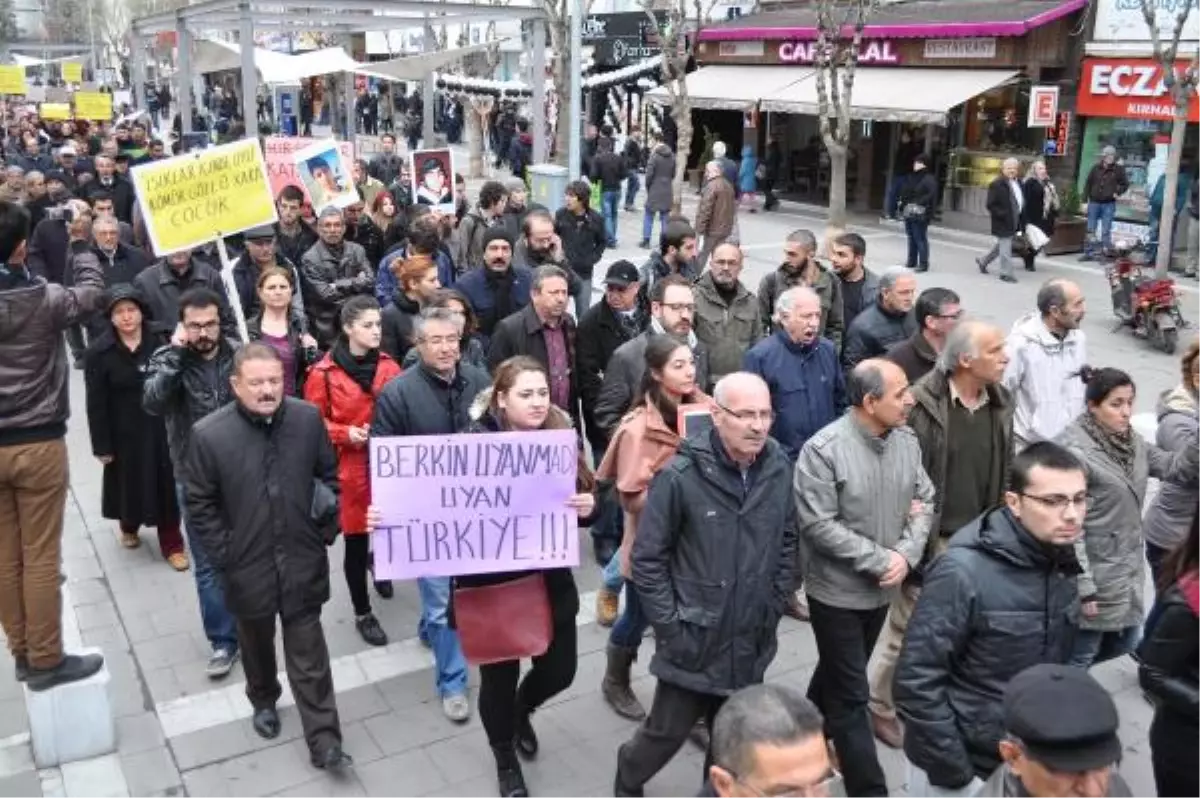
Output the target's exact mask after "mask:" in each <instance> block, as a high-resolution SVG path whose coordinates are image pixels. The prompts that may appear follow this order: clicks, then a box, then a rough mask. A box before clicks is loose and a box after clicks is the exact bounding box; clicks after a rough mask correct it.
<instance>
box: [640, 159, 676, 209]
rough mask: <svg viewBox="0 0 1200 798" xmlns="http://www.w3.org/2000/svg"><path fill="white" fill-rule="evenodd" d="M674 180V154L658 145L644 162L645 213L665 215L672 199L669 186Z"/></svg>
mask: <svg viewBox="0 0 1200 798" xmlns="http://www.w3.org/2000/svg"><path fill="white" fill-rule="evenodd" d="M674 180H675V153H673V152H671V148H670V147H668V146H667V145H666V144H659V145H658V146H657V147H655V148H654V151H653V152H652V153H650V157H649V158H648V159H647V160H646V211H647V212H648V213H667V212H669V211H670V210H671V204H672V201H673V199H674V195H673V194H672V189H671V185H672V182H673V181H674Z"/></svg>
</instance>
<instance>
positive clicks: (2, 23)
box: [0, 0, 20, 47]
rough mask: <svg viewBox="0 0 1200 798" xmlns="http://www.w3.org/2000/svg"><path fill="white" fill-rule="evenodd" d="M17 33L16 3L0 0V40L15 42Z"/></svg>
mask: <svg viewBox="0 0 1200 798" xmlns="http://www.w3.org/2000/svg"><path fill="white" fill-rule="evenodd" d="M19 33H20V30H19V28H18V27H17V8H16V5H15V4H14V3H13V0H0V42H15V41H16V40H17V39H18V34H19ZM0 47H2V45H0Z"/></svg>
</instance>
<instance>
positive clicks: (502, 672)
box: [454, 357, 596, 796]
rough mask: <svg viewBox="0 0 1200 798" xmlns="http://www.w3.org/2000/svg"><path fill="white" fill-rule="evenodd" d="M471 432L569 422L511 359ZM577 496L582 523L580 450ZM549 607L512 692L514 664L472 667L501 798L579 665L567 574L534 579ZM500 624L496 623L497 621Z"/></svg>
mask: <svg viewBox="0 0 1200 798" xmlns="http://www.w3.org/2000/svg"><path fill="white" fill-rule="evenodd" d="M471 415H472V427H471V431H472V432H529V431H534V430H552V429H570V428H571V419H570V417H569V416H567V414H566V413H564V412H562V411H561V410H559V409H558V408H556V407H554V406H553V404H551V402H550V378H549V376H548V375H547V373H546V369H545V368H544V367H543V366H542V364H541V363H539V362H538V361H536V360H534V359H532V358H529V357H514V358H509V359H508V360H506V361H504V362H503V363H501V364H500V365H499V366H497V367H496V373H495V376H494V378H493V381H492V388H491V390H490V391H484V392H483V393H481V394H480V395H479V396H478V397H477V398H476V399H475V403H474V405H473V406H472V408H471ZM575 487H576V490H577V491H578V492H577V493H576V494H575V495H574V496H572V497H571V498H570V499H568V500H567V506H568V507H569V508H570V509H572V510H574V511H575V512H576V513H577V514H578V516H579V518H580V520H581V523H583V522H586V519H587V518H588V517H589V516H591V515H592V513H593V511H594V510H595V508H596V497H595V496H594V495H593V493H592V491H593V490H594V488H595V479H594V478H593V477H592V473H591V470H590V469H589V468H588V466H587V461H586V460H585V459H584V457H583V453H582V451H580V454H579V458H578V463H577V465H576V479H575ZM541 573H542V575H543V577H544V581H545V588H546V593H547V596H548V598H549V603H550V615H551V619H552V633H551V635H552V636H551V640H550V646H549V648H547V649H546V651H545V653H543V654H541V655H540V656H536V657H534V658H533V667H532V668H530V670H529V672H528V673H526V674H525V678H524V679H522V680H521V681H520V684H519V685H518V677H519V676H520V674H521V663H520V661H519V660H508V661H505V662H496V663H492V664H485V665H480V666H479V681H480V684H479V717H480V719H481V720H482V721H483V727H484V729H485V730H486V732H487V737H488V742H489V743H490V744H491V747H492V752H493V754H494V755H495V757H496V777H497V780H498V783H499V784H498V786H499V790H500V795H501V796H524V795H528V794H529V792H528V790H527V788H526V786H525V777H524V775H523V774H522V772H521V764H520V762H519V761H518V759H517V753H518V752H519V753H520V754H521V755H522V756H525V757H529V758H532V757H534V756H536V754H537V751H538V738H537V734H536V733H535V732H534V730H533V725H532V724H531V722H530V716H531V715H532V714H533V713H534V711H535V710H537V708H538V707H540V706H542V704H544V703H546V701H548V700H549V699H551V698H553V697H554V696H556V695H558V694H559V693H561V692H562V691H563V690H565V689H567V688H568V687H570V686H571V682H572V681H574V679H575V666H576V663H577V661H578V647H577V640H576V626H575V616H576V614H578V612H579V590H578V589H577V588H576V587H575V579H574V577H573V576H572V575H571V569H570V568H550V569H547V570H544V571H542V572H541ZM526 576H529V572H528V571H521V572H512V573H498V574H478V575H474V574H473V575H469V576H456V577H454V588H455V589H456V590H457V589H458V588H472V587H485V586H489V585H496V584H500V583H503V582H510V581H513V580H516V579H519V578H522V577H526ZM500 622H501V623H502V622H503V621H502V620H501V621H500Z"/></svg>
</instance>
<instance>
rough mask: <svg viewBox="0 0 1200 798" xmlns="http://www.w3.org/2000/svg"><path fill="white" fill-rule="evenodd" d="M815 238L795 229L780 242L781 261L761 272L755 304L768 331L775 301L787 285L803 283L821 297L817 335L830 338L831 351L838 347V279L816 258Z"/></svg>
mask: <svg viewBox="0 0 1200 798" xmlns="http://www.w3.org/2000/svg"><path fill="white" fill-rule="evenodd" d="M816 255H817V237H816V236H815V235H813V233H812V231H811V230H795V231H793V232H792V233H791V234H790V235H789V236H788V237H787V240H786V241H784V242H783V263H782V264H781V265H780V266H779V268H778V269H776V270H775V271H773V272H769V273H768V274H766V275H764V276H763V278H762V282H760V283H759V284H758V307H759V312H760V313H761V314H762V322H763V329H765V330H771V329H773V325H774V318H775V302H776V300H778V299H779V297H780V296H782V295H783V292H785V291H787V290H788V289H789V288H794V287H796V286H798V285H804V286H808V287H809V288H811V289H812V290H813V291H815V292H816V294H817V297H818V298H819V299H820V300H821V323H820V325H819V326H818V327H817V335H819V336H822V337H824V338H828V339H829V340H830V341H833V347H834V351H835V352H840V351H841V349H842V332H843V331H844V330H845V329H846V327H845V325H844V324H843V323H842V314H843V313H844V312H845V309H844V308H843V307H842V282H841V280H839V279H838V278H837V277H836V276H835V275H833V274H832V273H831V272H829V271H827V270H826V269H825V268H823V267H822V266H821V264H820V262H819V261H818V260H817V257H816Z"/></svg>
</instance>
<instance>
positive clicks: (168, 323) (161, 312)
mask: <svg viewBox="0 0 1200 798" xmlns="http://www.w3.org/2000/svg"><path fill="white" fill-rule="evenodd" d="M133 287H134V288H136V289H137V290H138V292H139V293H140V294H141V295H142V298H143V299H145V300H146V305H147V306H148V307H149V308H150V315H151V317H152V318H153V319H154V321H156V322H158V323H159V324H161V325H163V326H164V327H169V328H171V329H175V325H176V324H177V323H178V322H179V297H180V296H181V295H182V294H183V293H184V292H185V291H187V290H188V289H190V288H207V289H209V290H210V291H212V292H213V293H215V294H216V295H217V297H219V298H220V300H221V304H220V311H221V334H222V335H224V336H225V337H226V338H232V339H233V340H235V341H238V340H241V335H240V334H239V333H238V328H237V320H236V319H234V316H233V311H232V310H231V309H230V307H229V300H228V298H227V297H226V294H225V283H224V282H223V281H222V280H221V275H220V273H219V272H218V271H217V270H216V269H214V268H213V267H211V266H209V265H208V264H207V263H204V262H203V261H201V260H198V259H197V257H196V256H195V255H193V256H192V260H191V262H190V263H189V264H188V267H187V269H185V270H184V272H183V273H182V274H180V273H178V272H176V271H175V270H174V269H172V268H171V267H170V266H169V265H167V261H166V260H161V261H159V262H158V263H156V264H154V265H153V266H148V267H146V268H145V269H143V270H142V272H141V274H139V275H138V276H137V277H135V278H134V279H133Z"/></svg>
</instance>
